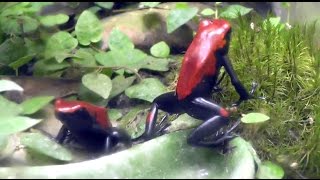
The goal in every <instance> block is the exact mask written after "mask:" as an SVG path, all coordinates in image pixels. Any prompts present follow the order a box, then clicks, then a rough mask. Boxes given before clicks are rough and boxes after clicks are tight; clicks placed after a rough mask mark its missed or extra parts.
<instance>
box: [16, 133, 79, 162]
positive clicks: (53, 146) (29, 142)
mask: <svg viewBox="0 0 320 180" xmlns="http://www.w3.org/2000/svg"><path fill="white" fill-rule="evenodd" d="M20 141H21V144H22V145H24V146H26V147H27V148H28V149H31V150H33V151H35V152H38V153H40V154H44V155H46V156H49V157H52V158H54V159H58V160H61V161H71V160H72V159H73V157H72V154H71V153H70V152H69V151H68V150H67V149H65V148H64V147H62V146H61V145H60V144H58V143H56V142H55V141H53V140H52V139H50V138H48V137H47V136H45V135H43V134H41V133H22V134H21V136H20Z"/></svg>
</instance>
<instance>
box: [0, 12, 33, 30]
mask: <svg viewBox="0 0 320 180" xmlns="http://www.w3.org/2000/svg"><path fill="white" fill-rule="evenodd" d="M0 24H1V29H2V31H3V32H5V33H7V34H22V33H29V32H32V31H35V30H36V29H37V28H38V27H39V22H38V21H37V20H36V19H34V18H31V17H29V16H7V17H2V18H0Z"/></svg>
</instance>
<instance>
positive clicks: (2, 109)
mask: <svg viewBox="0 0 320 180" xmlns="http://www.w3.org/2000/svg"><path fill="white" fill-rule="evenodd" d="M22 111H23V109H22V107H20V106H19V105H18V104H16V103H15V102H12V101H10V100H8V99H6V98H4V97H3V96H1V95H0V117H3V116H16V115H18V114H20V113H21V112H22ZM1 121H2V119H1ZM1 121H0V123H1ZM0 133H1V130H0Z"/></svg>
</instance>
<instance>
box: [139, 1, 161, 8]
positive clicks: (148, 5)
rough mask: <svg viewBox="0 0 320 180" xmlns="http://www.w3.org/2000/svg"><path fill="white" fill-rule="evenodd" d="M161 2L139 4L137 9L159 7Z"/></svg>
mask: <svg viewBox="0 0 320 180" xmlns="http://www.w3.org/2000/svg"><path fill="white" fill-rule="evenodd" d="M160 3H161V2H140V3H139V7H149V8H153V7H156V6H157V5H159V4H160Z"/></svg>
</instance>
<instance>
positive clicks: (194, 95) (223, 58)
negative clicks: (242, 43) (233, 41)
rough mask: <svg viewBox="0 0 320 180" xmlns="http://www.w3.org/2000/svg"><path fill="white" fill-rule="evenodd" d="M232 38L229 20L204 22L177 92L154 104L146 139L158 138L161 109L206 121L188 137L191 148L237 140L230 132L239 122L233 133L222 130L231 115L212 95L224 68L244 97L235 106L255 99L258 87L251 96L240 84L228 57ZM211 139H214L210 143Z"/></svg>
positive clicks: (165, 95) (158, 98) (188, 54)
mask: <svg viewBox="0 0 320 180" xmlns="http://www.w3.org/2000/svg"><path fill="white" fill-rule="evenodd" d="M230 36H231V26H230V23H229V22H228V21H226V20H223V19H214V20H202V21H201V22H200V25H199V27H198V31H197V33H196V35H195V37H194V39H193V41H192V42H191V44H190V46H189V48H188V49H187V51H186V53H185V56H184V59H183V61H182V67H181V70H180V73H179V78H178V82H177V86H176V90H175V91H174V92H169V93H165V94H162V95H160V96H158V97H157V98H156V99H155V100H154V101H153V103H152V107H151V109H150V111H149V114H148V116H147V121H146V127H145V132H144V133H143V134H142V136H141V137H145V138H146V139H151V138H152V137H154V135H155V129H159V127H158V126H157V127H156V120H157V113H158V110H159V109H160V110H163V111H165V112H167V113H169V114H173V113H177V114H181V113H187V114H188V115H190V116H192V117H194V118H196V119H200V120H203V121H204V122H203V123H202V124H201V125H200V126H199V127H197V128H196V129H195V130H193V132H192V133H191V134H190V135H189V136H188V140H187V142H188V143H189V144H190V145H194V146H202V147H214V146H218V145H220V144H222V143H224V142H225V141H227V140H230V139H232V138H233V137H235V136H232V135H231V134H230V133H231V131H232V130H233V129H234V128H235V127H236V126H237V125H238V124H239V121H238V122H237V123H235V125H233V126H232V127H231V128H230V129H229V130H224V132H221V130H222V129H221V128H223V127H226V126H227V125H228V124H229V118H228V117H229V112H228V111H227V110H226V109H225V108H223V107H221V106H219V105H218V104H217V103H216V102H213V101H212V100H211V94H212V92H213V91H214V90H215V88H216V86H217V84H218V80H217V79H218V76H219V71H220V68H221V67H224V69H225V71H226V72H227V73H228V75H229V76H230V78H231V83H232V85H233V86H234V88H235V90H236V91H237V93H238V94H239V96H240V99H239V100H238V101H237V102H236V103H235V104H234V106H238V105H239V104H240V103H241V102H242V101H244V100H248V99H250V98H252V93H253V92H254V90H255V88H256V86H257V84H255V85H254V86H253V89H252V90H251V92H250V93H248V91H247V90H246V88H245V87H244V86H243V85H242V83H241V82H240V81H239V79H238V77H237V75H236V73H235V71H234V69H233V67H232V64H231V62H230V60H229V59H228V57H227V53H228V49H229V42H230ZM160 124H161V123H160ZM162 127H165V126H162ZM160 129H161V128H160ZM162 129H163V128H162ZM209 136H210V137H211V139H210V140H207V139H208V137H209Z"/></svg>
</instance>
